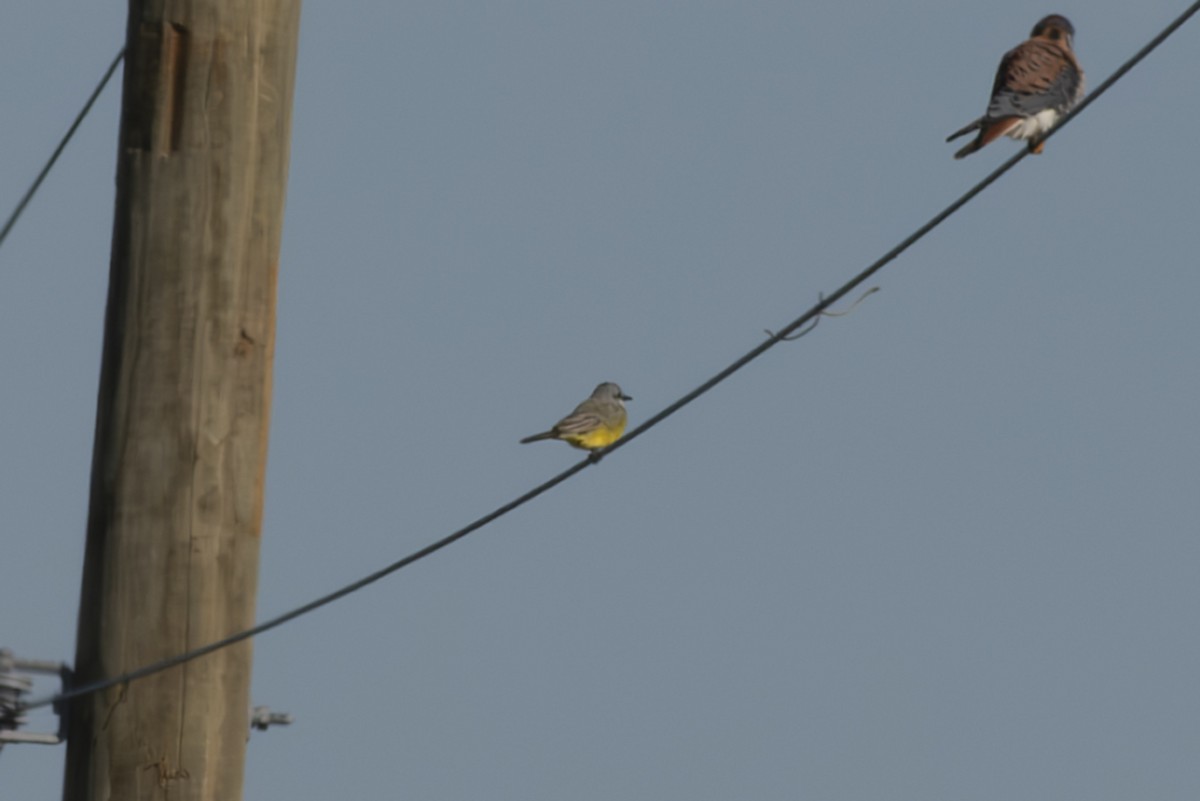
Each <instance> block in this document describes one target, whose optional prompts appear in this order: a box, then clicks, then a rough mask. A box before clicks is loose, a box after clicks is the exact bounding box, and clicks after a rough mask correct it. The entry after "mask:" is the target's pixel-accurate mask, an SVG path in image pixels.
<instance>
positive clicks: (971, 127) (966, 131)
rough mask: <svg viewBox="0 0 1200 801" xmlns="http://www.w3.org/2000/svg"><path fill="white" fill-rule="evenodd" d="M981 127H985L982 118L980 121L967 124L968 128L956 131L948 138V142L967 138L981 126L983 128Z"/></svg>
mask: <svg viewBox="0 0 1200 801" xmlns="http://www.w3.org/2000/svg"><path fill="white" fill-rule="evenodd" d="M981 125H983V117H980V118H979V119H977V120H975V121H973V122H971V123H969V124H967V125H966V126H964V127H962V128H959V129H958V130H957V131H955V132H954V133H952V134H950V135H949V136H947V137H946V141H947V142H953V141H954V140H955V139H957V138H958V137H960V136H966V135H967V134H969V133H970V132H971V131H974V130H977V129H978V128H979V126H981Z"/></svg>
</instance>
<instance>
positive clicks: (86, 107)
mask: <svg viewBox="0 0 1200 801" xmlns="http://www.w3.org/2000/svg"><path fill="white" fill-rule="evenodd" d="M123 58H125V48H124V47H122V48H121V50H120V52H119V53H117V56H116V58H114V59H113V60H112V63H111V64H109V65H108V69H107V70H105V71H104V77H103V78H101V79H100V83H98V84H96V88H95V89H93V90H92V94H91V97H89V98H88V99H87V102H86V103H84V104H83V108H82V109H80V110H79V113H78V114H76V115H75V122H73V123H71V127H70V128H68V129H67V133H66V134H65V135H64V136H63V138H62V141H61V142H59V143H58V147H56V148H54V152H53V153H51V154H50V159H49V160H48V161H47V162H46V166H44V167H42V171H41V172H39V173H38V176H37V178H35V179H33V183H32V184H31V185H30V187H29V189H28V190H26V192H25V196H24V197H22V198H21V202H20V203H18V204H17V207H16V208H15V209H13V212H12V214H10V215H8V221H7V222H5V223H4V228H3V229H0V245H3V244H4V240H5V239H7V238H8V232H9V231H11V230H12V227H13V226H14V225H16V224H17V220H18V218H20V216H21V214H22V212H24V211H25V207H26V206H28V205H29V201H30V200H32V199H33V195H34V193H35V192H37V191H38V188H39V187H40V186H41V185H42V181H44V180H46V176H47V175H49V174H50V170H51V168H53V167H54V163H55V162H56V161H58V157H59V156H61V155H62V152H63V150H65V149H66V147H67V142H70V141H71V137H72V136H74V135H75V131H76V130H77V129H78V128H79V125H80V123H82V122H83V118H84V117H86V116H87V115H88V112H89V111H91V110H92V105H93V104H95V102H96V98H98V97H100V93H101V92H103V91H104V87H105V86H107V85H108V80H109V78H111V77H112V76H113V73H114V72H116V71H117V65H118V64H120V63H121V59H123Z"/></svg>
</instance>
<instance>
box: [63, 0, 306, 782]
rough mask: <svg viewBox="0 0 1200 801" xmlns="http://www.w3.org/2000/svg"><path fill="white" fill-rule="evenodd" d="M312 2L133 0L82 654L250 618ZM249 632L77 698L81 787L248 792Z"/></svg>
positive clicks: (123, 659) (73, 761)
mask: <svg viewBox="0 0 1200 801" xmlns="http://www.w3.org/2000/svg"><path fill="white" fill-rule="evenodd" d="M299 20H300V3H299V0H131V2H130V3H129V24H128V30H127V47H126V56H125V83H124V94H123V99H122V108H121V133H120V142H119V151H118V162H117V200H116V213H115V220H114V224H113V247H112V262H111V266H110V279H109V280H110V283H109V295H108V309H107V314H106V319H105V325H104V355H103V364H102V366H101V375H100V391H99V399H98V403H97V412H96V441H95V451H94V455H93V463H92V483H91V506H90V510H89V516H88V531H87V549H86V553H85V561H84V572H83V589H82V597H81V601H80V614H79V631H78V640H77V645H76V649H77V650H76V657H75V669H76V672H77V675H78V677H79V679H80V680H81V681H90V680H94V679H99V678H104V677H108V676H115V675H119V674H121V673H122V672H124V671H126V670H130V669H133V668H137V667H140V666H142V665H145V664H148V663H150V662H154V661H156V660H158V659H161V658H164V657H167V656H170V655H172V654H177V653H180V652H183V651H187V650H188V649H191V648H194V647H196V646H200V645H204V644H205V643H208V642H211V641H213V640H216V639H219V638H221V637H223V636H225V635H228V634H231V633H233V632H236V631H238V630H241V629H244V628H247V627H249V626H251V625H252V624H253V622H254V601H255V590H256V584H257V577H258V552H259V534H260V529H261V522H262V509H263V479H264V474H265V469H266V455H267V430H268V422H269V410H270V400H271V364H272V358H273V355H274V343H275V283H276V276H277V273H278V259H279V241H280V231H281V228H282V219H283V202H284V190H285V187H286V179H287V165H288V140H289V130H290V124H291V122H290V120H291V103H292V85H293V81H294V74H295V62H296V44H297V37H298V33H299ZM250 665H251V649H250V644H249V643H248V642H247V643H243V644H240V645H237V646H234V647H231V648H227V649H225V650H223V651H219V652H217V653H214V654H211V655H209V656H206V657H203V658H201V659H198V660H196V661H194V662H190V663H188V664H185V665H182V666H180V667H176V668H172V669H170V670H167V671H165V672H163V673H160V674H157V675H155V676H151V677H149V678H146V679H143V680H140V681H137V682H134V683H132V684H129V685H125V686H121V687H115V688H113V689H111V690H108V691H105V692H100V693H95V694H93V695H91V696H88V697H85V698H82V699H79V700H77V701H74V702H73V703H72V704H71V706H70V710H69V713H70V719H69V739H68V748H67V764H66V783H65V790H64V797H65V798H66V799H67V801H143V799H166V798H170V799H171V800H172V801H185V800H188V801H190V800H192V799H204V801H234V799H238V798H240V797H241V792H242V789H241V788H242V776H243V772H244V762H245V748H246V739H247V733H248V718H247V716H248V714H249V706H250V699H249V684H250Z"/></svg>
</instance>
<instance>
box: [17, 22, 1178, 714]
mask: <svg viewBox="0 0 1200 801" xmlns="http://www.w3.org/2000/svg"><path fill="white" fill-rule="evenodd" d="M1197 11H1200V0H1197V2H1195V3H1193V4H1192V5H1191V6H1190V7H1189V8H1188V9H1187V10H1185V11H1184V12H1183V13H1182V14H1180V15H1179V17H1177V18H1176V19H1175V20H1174V21H1173V22H1172V23H1171V24H1170V25H1168V26H1167V27H1166V28H1164V29H1163V31H1162V32H1161V33H1159V34H1158V35H1157V36H1156V37H1154V38H1153V39H1152V40H1150V42H1149V43H1148V44H1147V45H1146V46H1145V47H1143V48H1142V49H1141V50H1139V51H1138V52H1137V53H1135V54H1134V55H1133V56H1131V57H1130V58H1129V60H1127V61H1126V62H1125V63H1124V64H1122V65H1121V66H1120V67H1119V68H1118V69H1117V70H1116V71H1115V72H1114V73H1113V74H1112V75H1110V76H1109V77H1108V78H1107V79H1106V80H1105V81H1104V82H1103V83H1101V84H1100V85H1099V86H1098V87H1096V90H1095V91H1094V92H1092V93H1091V94H1090V95H1088V96H1087V97H1086V98H1085V99H1084V100H1083V101H1082V102H1080V103H1079V105H1077V106H1076V107H1075V108H1074V109H1072V111H1071V112H1070V113H1069V114H1067V115H1066V116H1064V117H1063V119H1062V121H1061V122H1060V123H1059V124H1058V125H1057V126H1056V127H1055V128H1054V129H1053V130H1051V131H1050V132H1048V133H1047V134H1046V136H1045V137H1043V140H1044V139H1048V138H1050V137H1051V136H1053V135H1054V134H1055V133H1057V132H1058V130H1059V129H1060V128H1062V127H1063V126H1064V125H1066V124H1067V123H1069V122H1070V121H1071V120H1072V119H1074V118H1075V117H1076V116H1078V115H1079V114H1080V112H1082V111H1083V110H1084V109H1085V108H1087V107H1088V106H1089V105H1091V103H1092V101H1094V100H1096V99H1097V98H1099V97H1100V96H1101V95H1102V94H1104V93H1105V92H1106V91H1108V89H1109V88H1110V87H1111V86H1112V85H1113V84H1115V83H1116V82H1117V81H1119V80H1120V79H1121V78H1122V77H1123V76H1124V75H1125V74H1126V73H1127V72H1129V70H1131V69H1132V68H1133V67H1134V66H1136V65H1137V63H1138V62H1140V61H1141V60H1142V59H1144V58H1145V57H1146V56H1147V55H1149V54H1150V53H1151V52H1152V51H1153V50H1154V49H1155V48H1157V47H1158V46H1159V45H1160V44H1162V43H1163V41H1165V40H1166V39H1167V37H1168V36H1170V35H1171V34H1172V33H1174V32H1175V31H1176V30H1177V29H1178V28H1179V27H1180V26H1181V25H1183V24H1184V23H1185V22H1187V20H1188V19H1189V18H1191V17H1192V16H1193V15H1194V14H1195V13H1196V12H1197ZM1028 155H1029V150H1028V149H1025V148H1022V149H1021V150H1020V151H1019V152H1018V153H1017V154H1016V155H1014V156H1012V157H1011V158H1009V159H1008V160H1007V161H1005V162H1004V163H1003V164H1001V165H1000V166H999V167H997V168H996V169H995V170H993V171H992V172H991V173H989V174H988V175H987V176H986V177H984V178H983V179H982V180H981V181H979V182H978V183H977V184H975V185H974V186H972V187H971V188H970V189H969V190H967V191H966V192H965V193H964V194H963V195H962V196H960V197H959V198H958V199H957V200H955V201H954V202H953V203H951V204H950V205H948V206H946V208H944V209H943V210H942V211H941V212H939V213H938V214H937V215H935V216H934V217H933V218H932V219H930V220H929V222H927V223H925V224H924V225H922V226H921V227H920V228H918V229H917V230H916V231H914V232H913V233H912V234H910V235H909V236H908V237H906V238H905V239H904V240H903V241H902V242H900V244H898V245H896V246H895V247H894V248H892V249H891V250H889V251H888V252H887V253H885V254H883V255H882V256H881V257H879V259H878V260H877V261H875V262H874V263H873V264H871V265H870V266H869V267H867V268H866V269H864V270H863V271H862V272H860V273H859V274H858V275H856V276H854V277H853V278H851V279H850V280H849V281H847V282H846V283H844V284H842V286H840V287H839V288H838V289H837V290H836V291H835V292H833V293H832V294H830V295H829V296H828V297H822V299H821V301H820V302H819V303H817V304H816V305H814V306H813V307H812V308H810V309H809V310H808V311H806V312H804V313H803V314H801V315H800V316H799V317H797V318H796V319H795V320H792V321H791V322H790V323H788V324H787V325H786V326H785V327H784V328H782V329H780V330H779V331H778V332H774V333H772V334H771V336H770V337H769V338H768V339H766V340H765V341H763V342H762V343H760V344H759V345H757V346H755V347H754V348H752V349H751V350H750V351H748V352H747V353H746V354H745V355H743V356H742V357H741V358H739V359H737V360H736V361H734V362H733V363H732V364H730V365H729V366H727V367H726V368H725V369H723V370H721V371H720V372H718V373H717V374H716V375H714V376H713V377H712V378H710V379H708V380H707V381H705V382H704V383H703V384H701V385H700V386H698V387H696V388H695V389H693V390H692V391H691V392H689V393H687V394H686V395H684V396H683V397H681V398H680V399H679V400H677V401H675V402H674V403H672V404H670V405H669V406H667V407H666V408H665V409H663V410H662V411H660V412H658V413H657V414H655V415H654V416H653V417H651V418H650V419H648V420H646V421H645V422H644V423H642V424H641V425H639V426H637V427H636V428H634V429H633V430H631V431H630V432H628V433H627V434H626V435H625V436H624V437H622V438H621V439H619V440H617V441H616V442H615V443H613V444H612V445H610V446H608V447H607V448H604V449H602V450H599V451H596V452H595V453H593V454H592V455H591V456H588V457H587V458H585V459H583V460H582V461H580V462H577V463H576V464H574V465H572V466H571V467H569V468H567V469H566V470H563V471H562V472H561V473H559V474H557V475H556V476H554V477H553V478H550V479H549V480H547V481H545V482H543V483H541V484H539V485H537V486H536V487H534V488H533V489H531V490H529V491H528V492H526V493H525V494H524V495H521V496H520V497H518V498H514V499H513V500H511V501H509V502H508V503H506V504H504V505H503V506H500V507H498V508H497V509H494V510H492V511H491V512H489V513H487V514H486V515H484V516H483V517H480V518H479V519H477V520H475V521H474V522H472V523H469V524H468V525H466V526H464V527H462V528H460V529H458V530H457V531H455V532H453V533H452V534H449V535H447V536H445V537H443V538H442V539H440V540H437V541H436V542H433V543H430V544H429V545H426V546H425V547H424V548H421V549H420V550H418V551H414V552H413V553H411V554H409V555H408V556H405V557H404V558H403V559H400V560H399V561H396V562H393V563H392V564H390V565H387V566H386V567H383V568H380V569H379V570H376V571H375V572H374V573H371V574H370V575H367V576H364V577H363V578H361V579H359V580H357V581H355V582H353V583H351V584H347V585H346V586H344V587H342V588H340V589H338V590H335V591H333V592H331V593H329V594H327V595H323V596H321V597H320V598H317V599H315V600H312V601H309V602H308V603H306V604H304V605H303V606H298V607H296V608H295V609H292V610H291V611H288V612H285V613H283V614H281V615H279V616H277V617H273V618H271V619H269V620H266V621H263V622H262V623H259V624H258V625H256V626H254V627H253V628H249V629H246V630H245V631H240V632H237V633H236V634H232V635H230V636H228V637H225V638H224V639H220V640H217V641H215V642H211V643H209V644H208V645H204V646H201V647H199V648H196V649H194V650H191V651H187V652H185V653H182V654H178V655H176V656H172V657H168V658H167V659H163V660H160V661H158V662H153V663H151V664H149V665H145V666H144V667H141V668H138V669H137V670H132V671H130V672H128V673H122V674H121V675H119V676H113V677H111V678H107V679H100V680H98V681H93V682H89V683H87V684H81V685H79V686H78V687H72V688H70V689H68V690H66V691H64V692H62V693H59V694H58V695H54V696H48V697H45V698H40V699H34V700H32V701H30V702H29V703H27V704H23V705H22V707H21V708H22V709H34V708H37V707H42V706H47V705H49V704H62V703H65V702H67V701H71V700H73V699H75V698H79V697H81V696H85V695H89V694H91V693H95V692H99V691H101V690H106V689H108V688H110V687H115V686H117V685H119V684H125V683H127V682H131V681H136V680H137V679H141V678H145V677H146V676H150V675H153V674H155V673H160V672H162V671H164V670H167V669H169V668H172V667H175V666H177V665H182V664H184V663H185V662H190V661H192V660H193V659H197V658H199V657H202V656H205V655H207V654H211V653H213V652H214V651H219V650H221V649H222V648H227V647H228V646H230V645H234V644H235V643H239V642H242V641H243V640H248V639H250V638H251V637H255V636H257V635H259V634H262V633H264V632H266V631H270V630H271V629H274V628H277V627H279V626H282V625H283V624H284V623H287V622H289V621H291V620H295V619H296V618H298V617H301V616H303V615H306V614H308V613H309V612H312V611H314V610H316V609H319V608H320V607H322V606H326V605H328V604H331V603H333V602H334V601H336V600H338V599H340V598H344V597H346V596H347V595H350V594H351V593H354V592H357V591H358V590H360V589H362V588H364V587H366V586H367V585H369V584H374V583H375V582H376V581H379V580H380V579H382V578H385V577H386V576H389V575H391V574H392V573H395V572H396V571H398V570H400V569H402V568H405V567H408V566H409V565H411V564H413V563H414V562H417V561H420V560H421V559H424V558H425V557H426V556H429V555H431V554H433V553H436V552H437V551H440V550H442V549H443V548H445V547H446V546H448V545H451V544H453V543H455V542H457V541H458V540H460V539H462V538H463V537H466V536H467V535H468V534H470V533H472V532H474V531H478V530H479V529H481V528H483V527H484V526H486V525H488V524H489V523H491V522H492V521H494V520H496V519H498V518H500V517H503V516H504V515H506V514H508V513H509V512H511V511H513V510H514V509H517V508H518V507H520V506H524V505H525V504H526V503H528V502H529V501H532V500H533V499H534V498H536V497H538V496H539V495H541V494H543V493H545V492H547V491H549V490H551V489H553V488H554V487H556V486H558V485H559V484H561V483H563V482H564V481H566V480H567V479H569V478H571V477H572V476H574V475H576V474H577V473H579V472H581V471H582V470H583V469H584V468H587V467H591V466H592V465H594V464H597V463H598V462H599V461H600V459H601V458H602V457H603V456H605V455H607V454H609V453H612V452H613V451H615V450H617V449H618V448H621V447H624V446H625V445H626V444H628V443H629V442H631V441H633V440H634V439H636V438H637V437H639V436H641V435H642V434H645V433H646V432H647V431H649V430H650V429H651V428H654V427H655V426H657V425H658V424H659V423H661V422H662V421H663V420H665V419H667V418H668V417H670V416H671V415H673V414H675V412H677V411H679V410H680V409H682V408H683V407H684V406H687V405H688V404H690V403H692V402H693V401H695V400H696V399H697V398H699V397H700V396H701V395H703V394H705V393H706V392H708V391H709V390H710V389H712V388H713V387H715V386H717V384H720V383H721V382H722V381H724V380H725V379H727V378H729V377H730V376H731V375H733V374H734V373H736V372H737V371H738V370H741V369H742V368H743V367H745V366H746V365H748V364H749V363H750V362H752V361H754V360H755V359H757V358H758V357H760V356H762V355H763V354H764V353H766V352H767V351H768V350H770V349H771V348H773V347H775V346H776V345H778V344H779V343H780V342H784V341H787V338H788V336H789V335H793V334H795V333H796V332H797V331H798V330H799V329H801V328H802V327H803V326H805V325H807V324H809V323H812V322H814V321H816V320H817V319H818V318H819V317H820V316H821V315H822V314H824V313H825V311H826V309H827V308H828V307H829V306H831V305H832V304H834V303H836V302H837V301H838V300H840V299H842V298H843V297H845V296H846V295H847V294H849V293H850V292H852V291H854V289H855V288H856V287H857V286H859V285H860V284H862V283H863V282H864V281H866V280H867V279H868V278H870V277H871V276H872V275H874V274H875V273H877V272H879V271H880V270H881V269H883V267H884V266H885V265H887V264H888V263H889V262H891V261H893V260H894V259H895V258H896V257H897V256H899V255H900V254H901V253H903V252H904V251H906V250H908V248H910V247H911V246H912V245H914V244H915V243H917V242H918V241H919V240H921V239H922V238H923V237H924V236H925V235H926V234H928V233H929V232H930V231H932V230H933V229H934V228H936V227H937V226H938V225H940V224H941V223H942V222H944V221H945V220H946V219H947V218H948V217H949V216H950V215H952V214H954V212H956V211H958V210H959V209H960V208H962V207H963V206H965V205H966V204H967V203H969V202H970V201H971V200H972V199H974V198H975V196H976V195H978V194H979V193H980V192H982V191H983V190H984V189H986V188H987V187H989V186H990V185H991V184H993V183H995V181H996V180H997V179H999V178H1000V177H1001V176H1002V175H1004V174H1005V173H1007V172H1008V171H1009V170H1011V169H1012V168H1013V167H1015V166H1016V165H1017V164H1018V163H1019V162H1020V161H1021V160H1022V159H1024V158H1025V157H1026V156H1028Z"/></svg>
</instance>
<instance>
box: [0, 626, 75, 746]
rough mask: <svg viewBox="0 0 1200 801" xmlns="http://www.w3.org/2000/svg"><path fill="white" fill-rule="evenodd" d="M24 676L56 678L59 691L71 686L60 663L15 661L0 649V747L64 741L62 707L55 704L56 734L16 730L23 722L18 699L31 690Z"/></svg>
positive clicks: (64, 707)
mask: <svg viewBox="0 0 1200 801" xmlns="http://www.w3.org/2000/svg"><path fill="white" fill-rule="evenodd" d="M26 673H38V674H44V675H51V676H55V675H56V676H58V677H59V680H60V681H61V682H62V689H63V691H64V692H65V691H67V690H68V689H70V686H71V668H69V667H67V665H66V664H64V663H62V662H45V661H41V660H36V659H17V658H16V657H15V656H13V653H12V651H10V650H8V649H7V648H0V748H3V747H4V745H5V744H6V743H38V744H40V745H58V744H59V743H61V742H63V741H64V740H66V739H67V716H66V714H65V713H66V705H65V704H62V705H60V704H55V705H54V711H55V712H56V713H58V731H56V732H54V733H49V732H32V731H20V728H21V726H22V725H24V723H25V716H24V715H23V714H21V713H22V711H23V709H24V707H23V706H22V704H21V698H22V696H24V695H27V694H28V693H29V691H30V690H31V689H33V679H32V678H31V677H30V676H27V675H23V674H26Z"/></svg>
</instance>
